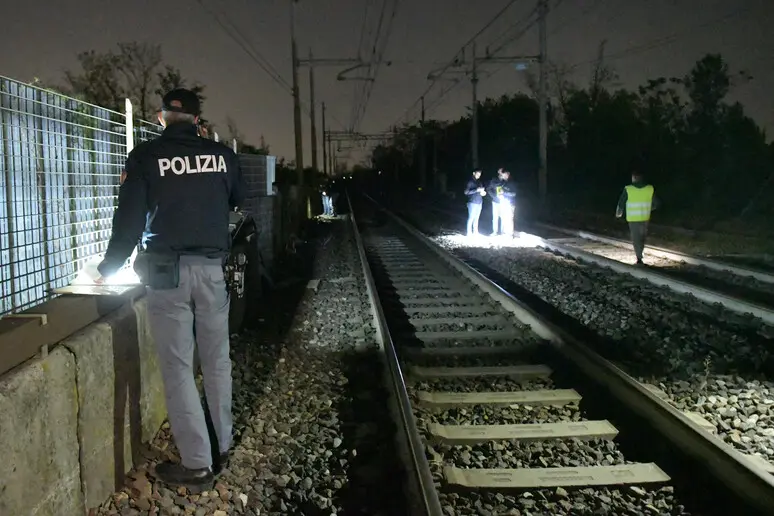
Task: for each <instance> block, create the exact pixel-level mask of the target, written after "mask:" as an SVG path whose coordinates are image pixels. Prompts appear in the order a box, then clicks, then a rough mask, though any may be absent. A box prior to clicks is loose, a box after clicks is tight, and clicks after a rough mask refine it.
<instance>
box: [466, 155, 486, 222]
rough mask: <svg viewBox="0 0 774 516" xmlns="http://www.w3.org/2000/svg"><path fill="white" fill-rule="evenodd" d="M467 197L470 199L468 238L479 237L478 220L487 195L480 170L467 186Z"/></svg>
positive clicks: (475, 172)
mask: <svg viewBox="0 0 774 516" xmlns="http://www.w3.org/2000/svg"><path fill="white" fill-rule="evenodd" d="M465 195H466V196H467V197H468V236H472V235H478V219H479V218H480V217H481V207H482V206H483V204H484V199H483V198H484V196H485V195H486V189H485V188H484V183H482V182H481V171H480V170H474V171H473V177H471V178H470V180H469V181H468V184H467V185H465Z"/></svg>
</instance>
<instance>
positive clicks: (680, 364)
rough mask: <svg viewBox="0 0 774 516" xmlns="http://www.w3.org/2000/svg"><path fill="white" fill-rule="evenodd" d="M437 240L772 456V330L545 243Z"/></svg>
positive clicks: (727, 433) (739, 443)
mask: <svg viewBox="0 0 774 516" xmlns="http://www.w3.org/2000/svg"><path fill="white" fill-rule="evenodd" d="M438 241H439V243H441V244H442V245H444V246H445V247H446V248H448V249H450V250H453V251H454V252H455V253H457V254H458V255H460V256H461V257H462V258H465V259H467V260H469V261H471V262H475V263H476V264H478V265H481V266H483V267H485V268H487V269H489V270H490V271H493V272H494V273H496V274H498V275H500V276H502V277H504V278H507V280H508V281H510V282H512V283H514V284H515V285H516V286H518V287H521V288H523V289H525V290H528V291H530V292H532V293H533V294H535V295H536V296H538V297H540V298H541V299H542V300H543V301H545V302H547V303H549V304H551V305H553V306H554V307H556V308H558V309H559V310H560V311H562V312H564V313H565V314H567V315H569V316H571V317H573V318H574V319H576V320H577V321H579V322H580V323H582V324H583V325H585V326H587V327H589V328H591V329H593V330H594V331H595V332H596V333H598V334H600V335H602V336H604V337H606V338H607V339H609V341H611V342H612V346H610V347H608V348H606V349H605V350H604V351H605V353H607V354H608V356H610V357H611V358H612V359H614V360H616V361H618V362H619V363H620V364H621V365H622V366H623V367H624V368H625V369H627V370H628V371H629V372H630V373H632V374H634V375H635V376H638V377H639V378H640V380H641V381H644V382H648V383H651V384H655V385H657V386H659V387H660V388H661V389H663V390H664V391H666V393H667V394H668V395H669V399H670V401H671V402H672V403H673V404H674V405H675V406H676V407H678V408H680V409H682V410H691V411H696V412H699V413H700V414H702V415H703V416H704V417H705V418H706V419H707V420H709V421H710V422H712V423H713V424H714V425H716V428H717V430H718V433H719V435H720V436H721V437H722V438H723V439H724V440H726V441H727V442H729V443H732V444H733V445H734V446H735V447H736V448H737V449H739V450H740V451H743V452H746V453H753V454H758V455H761V456H763V457H766V458H768V459H769V460H774V382H771V381H769V380H768V379H769V378H771V377H772V374H774V347H772V344H774V342H772V341H773V340H774V339H772V335H774V333H773V332H772V328H770V327H767V326H765V325H764V324H763V323H761V322H760V321H759V320H756V319H753V318H751V317H744V316H739V315H736V314H733V313H730V312H729V311H727V310H725V309H723V308H722V307H719V306H708V305H706V304H703V303H701V302H698V301H696V300H695V299H692V298H690V297H687V296H682V295H677V294H675V293H672V292H670V291H668V290H666V289H661V288H658V287H655V286H653V285H651V284H649V283H647V282H644V281H640V280H636V279H633V278H631V277H628V276H624V275H620V274H616V273H613V272H611V271H609V270H606V269H602V268H599V267H595V266H589V265H586V264H581V263H579V262H577V261H574V260H571V259H567V258H561V257H557V256H554V255H551V254H549V253H546V252H545V251H541V250H537V249H519V248H472V247H461V246H460V245H459V244H458V243H455V241H454V240H451V239H448V238H445V237H439V238H438Z"/></svg>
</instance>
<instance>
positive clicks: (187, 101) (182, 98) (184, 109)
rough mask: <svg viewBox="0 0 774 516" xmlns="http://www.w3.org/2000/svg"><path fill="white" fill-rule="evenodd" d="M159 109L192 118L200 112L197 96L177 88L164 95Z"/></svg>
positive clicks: (189, 91)
mask: <svg viewBox="0 0 774 516" xmlns="http://www.w3.org/2000/svg"><path fill="white" fill-rule="evenodd" d="M161 109H162V110H164V111H174V112H176V113H185V114H188V115H194V116H199V115H200V114H201V111H202V108H201V103H200V102H199V96H198V95H196V93H194V92H193V91H191V90H187V89H185V88H177V89H174V90H172V91H170V92H168V93H167V94H166V95H164V97H163V98H162V99H161Z"/></svg>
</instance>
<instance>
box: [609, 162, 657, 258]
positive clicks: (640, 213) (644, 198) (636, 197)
mask: <svg viewBox="0 0 774 516" xmlns="http://www.w3.org/2000/svg"><path fill="white" fill-rule="evenodd" d="M656 208H658V199H657V198H656V196H655V190H654V188H653V185H650V184H648V183H646V182H645V180H644V178H643V176H642V174H640V173H639V172H634V173H633V174H632V184H630V185H628V186H626V187H625V188H624V190H623V192H621V196H620V197H619V198H618V206H617V207H616V210H615V216H616V218H621V217H622V216H623V215H624V213H626V222H628V223H629V234H630V235H631V239H632V245H633V246H634V255H635V257H636V258H637V265H644V262H643V261H642V254H643V252H644V251H645V239H646V237H647V235H648V222H650V213H651V212H652V211H653V210H655V209H656Z"/></svg>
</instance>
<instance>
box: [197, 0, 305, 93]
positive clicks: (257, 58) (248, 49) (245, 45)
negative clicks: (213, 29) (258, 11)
mask: <svg viewBox="0 0 774 516" xmlns="http://www.w3.org/2000/svg"><path fill="white" fill-rule="evenodd" d="M196 2H197V3H198V4H199V5H200V6H201V7H202V9H204V11H205V12H206V13H207V14H209V15H210V17H211V18H212V19H213V20H215V22H216V23H217V24H218V26H219V27H220V28H221V29H222V30H223V32H224V33H225V34H226V36H228V37H229V38H230V39H231V40H232V41H234V42H235V43H236V44H237V45H239V47H240V48H241V49H242V50H243V51H244V52H245V53H246V54H247V55H248V56H249V57H250V59H252V60H253V61H254V62H255V64H257V65H258V66H259V67H260V68H261V69H262V70H263V71H264V72H266V74H267V75H268V76H269V77H271V79H272V80H273V81H274V82H276V83H277V84H278V85H279V86H280V87H281V88H282V89H283V90H285V92H286V93H289V94H291V95H292V94H293V88H292V86H291V85H290V83H289V82H288V81H286V80H285V78H284V77H282V75H281V74H280V73H279V72H278V71H277V69H276V68H274V66H273V65H272V64H271V62H270V61H269V60H268V59H266V58H265V57H264V56H263V55H261V53H260V52H258V51H257V50H255V48H254V47H253V46H252V45H251V44H250V43H249V42H248V40H247V38H245V37H244V35H243V34H242V33H241V32H240V31H239V29H238V28H237V27H236V26H235V25H234V24H233V23H231V22H230V21H229V20H228V17H227V16H226V15H225V14H223V13H220V16H219V15H218V13H216V12H215V11H213V10H212V9H210V8H209V7H208V6H207V4H206V3H205V2H204V1H203V0H196ZM221 17H223V19H225V20H226V22H224V21H223V19H221ZM227 23H228V25H230V26H231V27H230V28H229V27H227V26H226V24H227ZM236 36H239V37H236ZM240 38H241V39H240Z"/></svg>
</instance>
